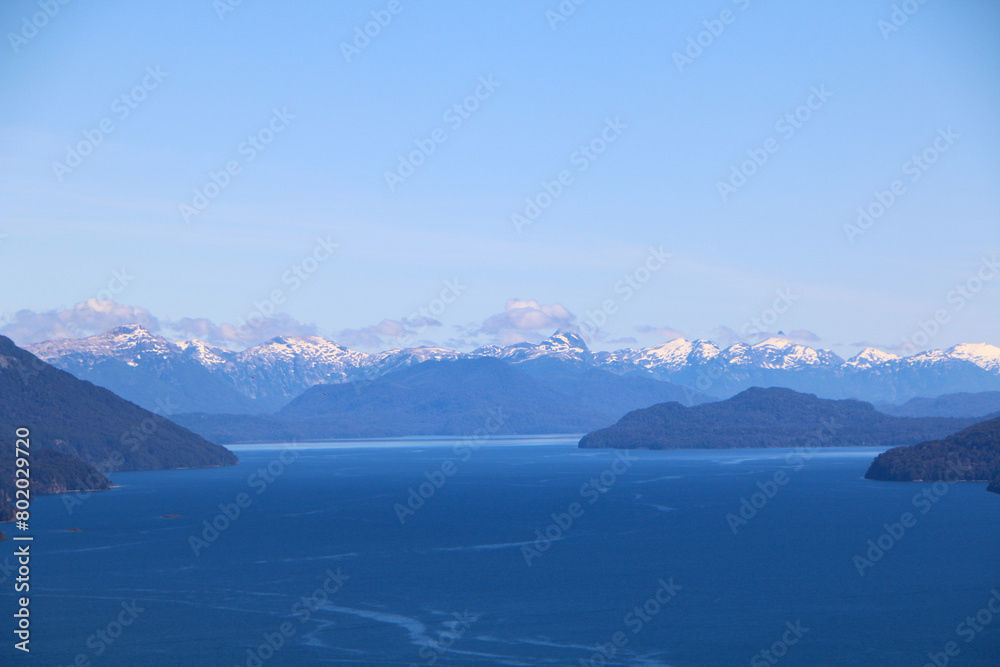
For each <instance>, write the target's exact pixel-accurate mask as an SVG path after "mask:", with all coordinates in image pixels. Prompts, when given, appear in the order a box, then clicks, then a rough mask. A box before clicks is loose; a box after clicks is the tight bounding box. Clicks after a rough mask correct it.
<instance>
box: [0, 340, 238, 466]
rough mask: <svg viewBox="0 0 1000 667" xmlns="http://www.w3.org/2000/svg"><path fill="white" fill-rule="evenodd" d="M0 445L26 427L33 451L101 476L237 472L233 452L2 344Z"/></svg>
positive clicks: (5, 343) (0, 359)
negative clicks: (78, 463) (70, 460)
mask: <svg viewBox="0 0 1000 667" xmlns="http://www.w3.org/2000/svg"><path fill="white" fill-rule="evenodd" d="M0 399H2V400H0V442H5V443H13V440H14V436H15V430H16V429H17V428H18V427H22V426H23V427H27V428H29V429H30V431H31V439H32V444H33V447H35V448H37V449H51V450H56V451H59V452H62V453H64V454H69V455H71V456H73V457H76V458H78V459H80V460H82V461H85V462H87V463H89V464H91V465H93V466H95V467H96V468H98V469H99V470H104V471H115V470H159V469H166V468H198V467H213V466H223V465H233V464H235V463H236V457H235V455H233V453H232V452H230V451H229V450H227V449H225V448H224V447H220V446H219V445H215V444H212V443H211V442H208V441H207V440H205V439H204V438H202V437H201V436H199V435H196V434H194V433H192V432H191V431H189V430H187V429H185V428H183V427H181V426H178V425H177V424H174V423H173V422H171V421H169V420H167V419H166V418H164V417H161V416H159V415H156V414H154V413H152V412H149V411H147V410H144V409H142V408H140V407H139V406H137V405H134V404H133V403H129V402H128V401H126V400H124V399H122V398H119V397H118V396H116V395H115V394H113V393H112V392H110V391H108V390H107V389H103V388H101V387H96V386H94V385H93V384H91V383H89V382H85V381H83V380H78V379H76V378H75V377H73V376H72V375H70V374H69V373H67V372H65V371H61V370H58V369H56V368H54V367H52V366H50V365H49V364H46V363H45V362H43V361H41V360H40V359H38V358H37V357H35V356H34V355H32V354H31V353H29V352H27V351H25V350H22V349H21V348H19V347H17V346H16V345H14V343H13V342H12V341H11V340H10V339H9V338H6V337H4V336H0Z"/></svg>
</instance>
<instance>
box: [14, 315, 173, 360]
mask: <svg viewBox="0 0 1000 667" xmlns="http://www.w3.org/2000/svg"><path fill="white" fill-rule="evenodd" d="M25 349H26V350H28V351H29V352H31V353H32V354H35V355H37V356H38V357H39V358H41V359H44V360H45V361H49V360H51V359H57V358H61V357H65V356H69V355H77V356H87V357H92V358H96V359H108V358H113V359H118V360H119V361H124V362H126V363H128V364H129V365H132V366H134V365H135V364H136V362H137V361H138V360H139V359H140V358H142V357H144V356H145V357H149V356H158V357H162V358H166V357H170V356H173V355H176V354H179V353H180V351H181V350H180V348H179V347H178V346H176V345H174V344H173V343H171V342H170V341H168V340H167V339H166V338H161V337H159V336H154V335H153V334H151V333H150V332H149V331H148V330H146V329H145V328H144V327H141V326H139V325H138V324H128V325H125V326H121V327H117V328H115V329H112V330H110V331H107V332H105V333H102V334H97V335H95V336H87V337H86V338H79V339H64V340H56V341H46V342H44V343H36V344H34V345H26V346H25Z"/></svg>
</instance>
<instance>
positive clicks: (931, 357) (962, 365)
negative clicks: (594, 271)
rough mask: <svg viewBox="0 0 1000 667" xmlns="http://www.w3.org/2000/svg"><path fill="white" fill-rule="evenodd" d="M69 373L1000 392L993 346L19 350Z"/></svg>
mask: <svg viewBox="0 0 1000 667" xmlns="http://www.w3.org/2000/svg"><path fill="white" fill-rule="evenodd" d="M26 349H28V350H29V351H31V352H32V353H33V354H35V355H37V356H38V357H40V358H41V359H44V360H45V361H47V362H49V363H51V364H53V365H54V366H57V367H59V368H62V369H63V370H66V371H68V372H70V373H72V374H73V375H75V376H76V377H79V378H82V379H86V380H89V381H91V382H93V383H95V384H97V385H100V386H103V387H106V388H108V389H111V390H112V391H114V392H115V393H117V394H119V395H120V396H123V397H125V398H127V399H128V400H130V401H133V402H135V403H136V404H138V405H140V406H142V407H145V408H147V409H151V410H157V411H159V412H161V413H164V414H175V413H190V412H203V413H208V414H238V413H244V414H245V413H250V414H260V415H263V414H268V413H273V412H275V411H277V410H279V409H281V408H283V407H284V406H285V405H287V404H288V403H289V402H291V401H292V400H293V399H295V398H297V397H298V396H300V395H302V394H303V393H304V392H306V390H308V389H310V388H312V387H315V386H317V385H331V384H344V383H350V382H358V381H360V382H368V381H372V380H375V379H377V378H380V377H382V376H384V375H386V374H387V373H390V372H392V371H395V370H400V369H403V368H407V367H409V366H412V365H414V364H420V363H424V362H427V361H441V360H459V359H477V358H493V359H497V360H500V361H503V362H506V363H508V364H510V365H513V366H515V367H517V368H518V369H520V370H522V371H523V372H525V373H527V374H528V375H531V376H533V377H536V378H538V379H546V378H553V377H571V376H581V375H582V374H583V373H584V372H586V371H589V370H600V371H606V372H608V373H611V374H614V375H618V376H621V377H640V378H645V379H649V380H658V381H663V382H669V383H670V384H671V385H675V386H677V387H681V388H682V389H683V390H684V391H685V394H684V396H683V397H681V400H680V402H682V403H684V404H685V405H694V404H697V403H700V402H703V401H705V400H707V399H712V400H717V399H724V398H729V397H731V396H734V395H735V394H737V393H739V392H741V391H743V390H745V389H748V388H750V387H755V386H758V387H772V386H773V387H786V388H789V389H794V390H796V391H800V392H806V393H812V394H816V395H817V396H820V397H823V398H835V399H839V398H857V399H860V400H864V401H868V402H872V403H879V404H899V403H903V402H905V401H908V400H910V399H914V398H919V397H937V396H940V395H942V394H949V393H956V392H991V391H1000V348H998V347H996V346H993V345H989V344H985V343H980V344H962V345H956V346H954V347H951V348H948V349H947V350H929V351H925V352H920V353H917V354H914V355H911V356H908V357H900V356H896V355H893V354H889V353H886V352H882V351H879V350H876V349H874V348H866V349H865V350H863V351H862V352H860V353H859V354H857V355H855V356H854V357H852V358H851V359H849V360H846V361H845V360H844V359H842V358H841V357H839V356H837V355H836V354H834V353H833V352H830V351H828V350H822V349H814V348H811V347H808V346H804V345H800V344H796V343H793V342H791V341H789V340H786V339H784V338H769V339H767V340H764V341H762V342H760V343H757V344H755V345H750V344H747V343H736V344H734V345H731V346H729V347H727V348H725V349H720V348H719V347H717V346H716V345H714V344H713V343H711V342H709V341H705V340H695V341H687V340H684V339H676V340H672V341H669V342H667V343H663V344H662V345H657V346H654V347H649V348H644V349H622V350H616V351H614V352H606V351H598V352H594V351H591V350H590V349H589V348H588V347H587V345H586V343H585V342H584V341H583V339H582V338H581V337H580V336H578V335H577V334H575V333H572V332H568V331H559V332H556V333H555V334H554V335H553V336H551V337H549V338H548V339H546V340H544V341H542V342H541V343H538V344H532V343H519V344H516V345H509V346H498V345H491V346H486V347H481V348H478V349H476V350H473V351H472V352H457V351H454V350H447V349H443V348H437V347H418V348H408V349H398V350H389V351H385V352H380V353H377V354H370V353H366V352H359V351H355V350H351V349H348V348H346V347H343V346H341V345H337V344H336V343H333V342H330V341H328V340H325V339H323V338H320V337H315V336H312V337H276V338H272V339H271V340H268V341H266V342H264V343H261V344H259V345H255V346H253V347H249V348H247V349H245V350H243V351H240V352H234V351H231V350H227V349H224V348H221V347H217V346H213V345H210V344H207V343H204V342H200V341H193V340H191V341H182V342H178V343H173V342H170V341H167V340H166V339H164V338H162V337H159V336H154V335H153V334H151V333H150V332H149V331H147V330H146V329H144V328H142V327H141V326H139V325H126V326H122V327H118V328H116V329H113V330H111V331H108V332H107V333H104V334H100V335H96V336H90V337H88V338H82V339H67V340H59V341H49V342H44V343H37V344H34V345H29V346H26Z"/></svg>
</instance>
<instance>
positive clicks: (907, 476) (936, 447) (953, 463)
mask: <svg viewBox="0 0 1000 667" xmlns="http://www.w3.org/2000/svg"><path fill="white" fill-rule="evenodd" d="M998 476H1000V418H997V419H991V420H989V421H985V422H981V423H979V424H975V425H973V426H970V427H969V428H967V429H965V430H963V431H960V432H958V433H955V434H954V435H951V436H949V437H947V438H944V439H943V440H941V439H939V440H931V441H928V442H921V443H920V444H918V445H913V446H912V447H896V448H895V449H890V450H889V451H887V452H883V453H882V454H879V456H878V457H877V458H876V459H875V460H874V461H873V462H872V464H871V466H870V467H869V468H868V472H867V473H866V474H865V477H867V478H868V479H876V480H883V481H891V482H900V481H902V482H908V481H918V480H919V481H940V480H945V481H960V480H961V481H986V482H992V484H991V485H990V490H991V491H996V492H998V493H1000V477H998Z"/></svg>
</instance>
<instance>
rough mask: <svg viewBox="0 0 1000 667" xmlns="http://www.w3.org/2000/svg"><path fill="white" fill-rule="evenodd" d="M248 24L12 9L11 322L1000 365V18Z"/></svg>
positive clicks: (4, 122)
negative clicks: (586, 342) (866, 348)
mask: <svg viewBox="0 0 1000 667" xmlns="http://www.w3.org/2000/svg"><path fill="white" fill-rule="evenodd" d="M224 2H226V0H220V2H219V3H213V2H212V1H211V0H198V1H188V2H179V3H169V4H168V3H162V4H161V5H160V6H153V5H152V4H151V3H130V2H102V3H84V2H78V1H72V0H71V1H69V2H67V4H65V5H62V4H60V3H59V1H58V0H51V2H50V3H49V4H50V5H51V6H50V7H49V12H50V13H53V14H54V15H53V16H51V17H45V16H43V15H42V14H40V12H43V11H44V7H43V6H46V3H45V2H42V3H41V5H40V4H39V2H38V1H37V0H35V1H34V2H21V1H20V0H12V1H9V2H5V3H4V4H3V7H2V9H0V28H2V30H3V32H4V35H5V39H4V44H3V45H2V47H0V54H2V55H0V82H2V83H0V86H2V91H3V93H4V95H3V99H4V104H3V106H2V107H0V233H2V234H4V235H5V236H3V237H2V238H0V280H2V284H3V285H4V286H5V289H4V290H3V297H2V302H0V317H2V318H3V323H4V324H3V325H2V326H0V332H4V333H7V334H8V335H11V336H12V337H14V338H15V340H17V341H18V342H21V343H28V342H33V341H35V340H41V339H45V338H51V337H60V336H76V335H86V334H88V333H94V332H96V331H99V330H103V329H106V328H109V327H111V326H114V325H115V324H117V323H122V322H125V321H140V322H142V323H146V324H148V325H149V326H151V327H153V328H154V329H156V330H158V331H159V332H161V333H163V334H165V335H167V336H168V337H175V338H180V337H200V338H203V339H207V340H211V341H214V342H217V343H223V344H228V345H230V346H234V347H240V346H241V345H245V344H247V343H249V342H254V341H256V340H260V339H263V338H266V337H268V336H270V335H275V334H278V333H288V334H294V333H317V334H319V335H323V336H326V337H328V338H330V339H332V340H336V341H339V342H343V343H345V344H348V345H350V346H354V347H359V348H362V349H380V348H389V347H396V346H398V344H399V342H400V341H406V342H409V343H410V344H412V343H413V342H414V341H419V342H427V343H430V342H433V343H437V344H442V345H448V346H455V347H465V348H468V347H472V346H475V345H479V344H484V343H490V342H512V341H517V340H538V339H540V338H542V337H544V336H547V335H549V334H550V333H552V331H553V330H554V329H556V328H558V327H571V328H572V327H577V328H583V329H584V331H586V332H587V333H588V337H589V339H590V342H591V345H592V346H593V347H595V348H604V349H612V348H616V347H623V346H645V345H651V344H656V343H659V342H662V341H664V340H668V339H670V338H673V337H675V336H678V335H683V336H685V337H688V338H699V337H700V338H709V339H712V340H715V341H716V342H718V343H721V344H727V343H730V342H733V341H734V340H738V339H743V340H747V341H749V342H755V341H756V340H759V339H760V338H761V336H764V335H767V334H768V333H773V332H777V331H779V330H780V331H783V332H785V333H786V334H788V335H790V336H792V337H794V338H795V339H797V340H801V341H803V342H807V343H808V344H810V345H813V346H816V347H826V348H830V349H833V350H835V351H837V352H838V353H840V354H842V355H850V354H853V353H854V352H856V351H858V350H859V349H860V347H859V346H860V345H866V344H871V345H875V346H877V347H880V348H882V349H886V350H894V349H898V348H899V347H900V346H901V345H902V344H903V343H904V342H906V341H911V340H914V336H916V339H915V342H916V343H918V344H920V346H924V347H930V348H943V347H947V346H950V345H953V344H955V343H959V342H991V343H998V342H1000V339H998V337H997V328H996V324H997V317H996V314H997V312H998V307H1000V273H998V270H997V269H996V268H994V265H993V264H992V258H993V257H994V256H995V255H994V253H996V252H997V251H998V250H1000V247H998V246H1000V243H998V238H997V230H998V214H1000V188H998V187H997V183H998V182H1000V157H998V156H1000V127H998V121H997V117H998V116H997V109H998V108H1000V76H998V74H1000V39H997V37H998V33H1000V6H997V5H994V4H992V3H983V2H972V1H956V2H943V1H939V0H928V1H927V2H925V3H924V4H920V3H919V2H917V1H916V0H912V1H911V2H910V3H895V7H897V8H900V9H899V10H898V13H897V14H896V16H895V19H896V23H897V24H899V25H894V24H893V23H891V21H892V19H893V12H894V11H895V10H894V3H892V2H872V1H865V2H862V1H853V0H846V1H844V2H838V3H822V4H818V3H801V2H799V3H796V2H791V1H785V2H773V1H772V2H766V3H765V2H760V1H758V0H750V1H749V2H748V1H747V0H739V1H738V2H733V1H731V0H724V1H723V0H714V1H712V2H701V3H684V4H683V6H680V3H670V4H667V3H640V2H614V3H612V2H606V1H604V2H602V1H600V0H589V1H588V2H585V3H583V4H581V5H579V6H576V5H574V4H572V3H571V2H565V3H563V6H564V7H567V6H572V7H575V9H574V11H573V12H572V14H570V15H569V16H565V17H563V16H561V15H559V16H560V18H565V20H559V21H554V20H553V16H557V14H556V13H558V12H559V7H560V3H559V2H557V1H556V0H550V1H548V2H544V1H543V2H514V3H511V2H507V3H501V2H475V3H473V2H446V3H428V2H408V1H407V0H399V2H398V4H397V3H390V2H389V1H388V0H386V1H384V2H383V1H376V2H367V1H366V2H338V3H324V2H295V3H275V2H265V1H264V0H243V2H242V3H240V4H238V5H236V6H234V7H232V8H231V9H232V11H224V12H223V11H221V10H220V9H219V8H220V6H224V5H223V4H222V3H224ZM390 4H391V5H392V7H391V8H392V9H396V10H397V13H395V14H393V13H392V12H391V11H390ZM54 8H58V10H57V11H55V10H54ZM903 9H908V10H910V12H911V13H910V14H906V13H905V12H903ZM373 12H374V13H375V14H374V15H373ZM903 16H905V18H906V20H905V22H903V21H902V18H901V17H903ZM33 17H34V18H33ZM379 17H381V18H382V20H383V22H386V20H385V19H386V17H391V21H388V22H387V24H386V25H384V26H379V27H378V30H377V34H376V35H375V36H374V37H371V38H369V40H368V42H367V44H366V43H365V42H364V41H358V44H359V45H362V46H363V48H358V47H356V46H355V47H354V48H355V49H356V50H353V51H351V50H350V49H348V51H349V53H347V55H345V48H344V46H343V44H345V43H346V44H352V42H353V40H354V39H355V37H356V35H357V33H358V32H363V31H364V30H365V27H366V24H369V23H371V22H372V21H375V20H376V19H377V18H379ZM43 18H44V19H45V20H43ZM33 20H34V22H35V23H39V24H43V25H41V27H38V28H37V30H32V27H33V26H31V25H30V24H31V22H32V21H33ZM25 21H27V22H28V23H27V24H26V23H25ZM880 22H881V23H880ZM886 26H892V28H894V29H891V30H890V29H888V28H887V27H886ZM368 28H369V31H370V32H372V33H375V32H376V29H375V24H371V25H369V26H368ZM895 28H898V29H895ZM713 30H714V32H715V33H717V34H712V31H713ZM689 40H691V41H690V42H689ZM699 40H700V41H701V42H702V44H703V46H701V47H700V48H701V51H700V52H698V50H697V49H696V48H695V47H690V44H692V43H694V44H697V42H698V41H699ZM689 48H690V51H688V49H689ZM675 52H676V53H680V54H682V55H685V57H687V58H689V60H688V61H682V62H680V65H679V64H678V59H677V58H676V57H675V55H674V54H675ZM692 56H693V57H692ZM151 73H152V74H151ZM484 82H485V83H484ZM477 91H478V93H479V98H476V94H477ZM817 91H818V92H819V93H820V94H819V95H817V94H816V93H817ZM123 96H125V99H124V100H123V99H122V97H123ZM470 96H471V97H470ZM456 104H458V105H463V104H464V105H465V107H464V108H463V107H461V106H460V109H461V112H459V111H456V110H454V105H456ZM810 104H811V105H812V108H809V105H810ZM796 113H798V114H799V119H798V120H794V124H793V123H789V122H788V121H782V119H784V118H785V117H786V115H787V114H792V115H793V116H792V117H793V119H794V114H796ZM126 114H127V115H126ZM102 122H103V123H104V125H103V127H104V128H105V129H108V128H110V130H111V131H110V132H101V134H102V135H104V136H103V137H102V138H101V140H100V141H99V142H92V141H91V139H94V138H96V136H97V135H96V134H95V132H96V131H100V130H101V127H102ZM602 133H603V136H602ZM88 136H89V137H90V138H91V139H88ZM250 137H256V138H255V139H253V141H256V142H257V145H258V146H259V150H258V148H254V147H253V141H250V140H249V138H250ZM265 141H269V143H266V144H265V143H263V142H265ZM935 141H937V145H936V146H935ZM81 142H82V143H83V146H82V150H83V151H88V148H89V146H88V145H87V144H88V142H89V143H94V145H93V147H92V150H90V151H89V154H87V155H86V156H82V157H81V158H80V160H79V164H78V165H76V166H72V165H75V164H76V163H75V159H74V158H73V157H72V156H70V157H67V149H68V148H72V147H79V146H80V145H81ZM420 145H423V146H424V147H425V148H424V150H423V152H424V153H429V154H426V155H424V154H421V153H417V154H416V155H415V159H414V160H412V161H413V162H420V164H419V165H418V166H415V167H414V168H413V172H412V174H410V173H409V172H407V170H406V169H405V168H404V169H403V171H402V172H400V171H398V170H399V165H400V159H401V156H402V157H403V159H404V160H406V161H408V162H409V161H410V156H411V154H413V152H414V151H419V150H420V148H419V146H420ZM431 145H433V148H434V150H433V152H431V151H430V150H429V149H428V148H427V147H428V146H431ZM587 146H590V151H591V152H589V153H586V152H582V151H581V147H587ZM921 155H924V156H925V158H927V159H928V160H929V159H931V158H933V162H932V163H926V162H921V163H920V164H917V163H915V162H913V161H912V158H913V156H918V158H919V156H921ZM754 156H756V157H757V162H760V163H761V164H759V165H757V164H755V163H752V162H750V163H746V161H747V160H752V159H753V157H754ZM251 157H252V159H251ZM764 157H766V160H765V159H763V158H764ZM67 160H69V161H67ZM55 163H59V164H55ZM744 163H746V164H744ZM60 165H63V166H60ZM227 165H229V166H230V167H233V171H234V173H232V174H226V173H225V171H226V168H227ZM741 165H743V170H744V171H745V172H748V173H750V172H752V173H751V174H750V175H749V176H747V177H746V178H745V182H743V181H742V180H740V178H741V177H740V176H738V177H737V178H736V180H735V181H733V180H730V179H731V176H732V173H733V169H734V167H735V168H736V169H740V168H741ZM387 172H395V173H396V175H397V176H400V174H401V173H402V174H403V175H404V176H405V177H403V176H401V177H400V179H388V180H393V181H395V182H394V183H393V184H391V185H390V183H388V182H387V177H386V173H387ZM213 174H215V179H216V181H218V182H220V183H225V187H221V188H217V187H215V184H214V183H213V180H212V178H213ZM560 174H562V176H563V178H564V183H563V184H559V178H560ZM720 182H723V183H728V184H729V185H730V188H731V189H729V188H722V189H723V190H724V191H725V192H724V193H720V185H719V184H720ZM894 182H896V189H897V193H896V194H892V189H893V183H894ZM545 183H548V184H549V190H550V191H551V192H557V191H558V196H555V197H554V198H553V197H550V196H549V194H548V193H546V190H545V185H544V184H545ZM553 183H556V185H553ZM734 183H735V185H734ZM560 187H561V190H560V189H559V188H560ZM206 188H207V192H206ZM196 191H199V192H201V193H202V194H203V195H205V194H210V195H212V198H211V199H210V200H209V198H208V197H206V201H207V202H208V203H207V206H206V207H205V208H204V210H201V211H199V212H197V213H196V214H190V213H191V211H190V210H188V215H185V213H184V210H183V209H182V205H186V206H190V207H191V208H192V209H194V208H195V204H196V203H204V202H200V200H198V199H197V197H196ZM723 194H724V195H725V196H723ZM539 197H541V199H540V200H539ZM546 197H549V199H548V200H547V199H546ZM880 197H881V199H882V203H879V201H878V200H879V198H880ZM890 197H891V198H892V202H891V204H888V205H885V204H887V203H888V202H889V198H890ZM526 200H535V201H537V202H538V203H543V204H546V205H547V206H546V207H545V208H544V209H541V208H540V209H539V210H540V214H539V215H537V217H535V218H534V219H532V220H529V222H530V224H520V225H518V224H516V223H515V221H514V220H512V216H514V215H515V214H519V215H522V216H524V215H525V214H526V208H528V204H527V203H526ZM859 207H861V208H862V209H867V210H869V211H872V212H874V213H879V212H880V209H881V210H882V214H881V215H880V216H873V218H872V221H871V224H870V225H868V226H867V228H866V229H862V228H860V227H858V228H855V229H853V230H852V229H851V228H850V227H848V228H847V229H846V230H845V225H847V226H850V225H852V224H854V225H856V224H857V219H858V209H859ZM527 212H529V213H530V212H531V211H530V210H529V211H527ZM524 220H527V217H525V218H524ZM866 224H867V223H866ZM324 244H325V245H324ZM331 244H335V245H336V248H335V249H332V250H331V249H330V247H331ZM657 253H658V254H657ZM664 255H669V258H668V259H666V260H662V259H657V257H660V258H662V257H663V256H664ZM296 267H298V268H296ZM307 269H311V270H307ZM115 272H117V277H116V273H115ZM630 281H631V282H630ZM449 285H451V288H449ZM456 285H457V286H458V289H455V286H456ZM449 289H450V290H451V291H449ZM956 290H959V291H956ZM963 290H964V291H963ZM782 295H784V297H782ZM272 296H273V297H280V298H276V299H275V300H274V301H273V302H272V299H271V298H272ZM107 297H111V299H112V300H113V301H114V303H103V304H102V303H97V301H88V300H89V299H106V298H107ZM779 311H780V312H779ZM588 313H589V315H588ZM264 316H267V318H266V319H265V318H264ZM248 318H249V320H250V322H251V324H252V325H253V326H248V327H244V328H243V329H242V331H243V333H244V334H246V335H245V337H244V338H234V337H233V336H232V334H231V331H232V328H231V327H230V328H227V327H226V326H225V325H227V324H228V325H240V324H242V323H243V322H245V321H247V319H248ZM935 318H937V322H934V323H932V320H934V319H935ZM755 319H756V321H757V322H760V323H761V324H762V325H763V326H758V325H757V324H754V322H755ZM921 323H923V324H924V326H923V327H921ZM596 325H601V326H599V327H598V326H596ZM935 325H936V326H935ZM922 330H923V332H924V333H923V334H921V331H922ZM930 332H933V333H930Z"/></svg>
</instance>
